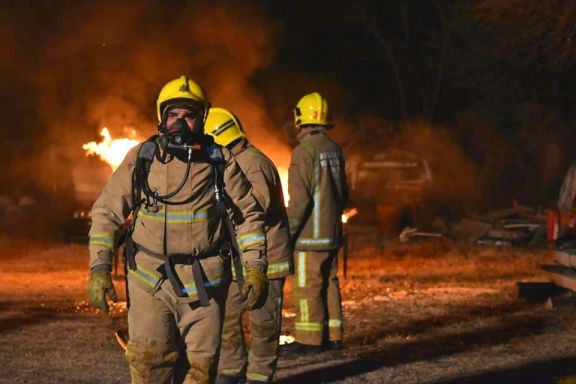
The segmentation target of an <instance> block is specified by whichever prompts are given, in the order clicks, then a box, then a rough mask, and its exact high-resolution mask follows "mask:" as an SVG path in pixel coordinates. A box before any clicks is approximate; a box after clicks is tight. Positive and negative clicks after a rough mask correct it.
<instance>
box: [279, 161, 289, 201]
mask: <svg viewBox="0 0 576 384" xmlns="http://www.w3.org/2000/svg"><path fill="white" fill-rule="evenodd" d="M278 175H280V184H281V185H282V193H283V194H284V205H285V206H288V202H289V201H290V195H289V194H288V169H287V168H284V167H278Z"/></svg>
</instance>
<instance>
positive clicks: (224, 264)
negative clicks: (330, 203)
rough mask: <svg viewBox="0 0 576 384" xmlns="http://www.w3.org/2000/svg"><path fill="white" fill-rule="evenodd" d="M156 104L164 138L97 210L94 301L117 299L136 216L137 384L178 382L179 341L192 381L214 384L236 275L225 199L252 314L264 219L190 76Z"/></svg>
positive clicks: (148, 146) (131, 161)
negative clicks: (211, 131)
mask: <svg viewBox="0 0 576 384" xmlns="http://www.w3.org/2000/svg"><path fill="white" fill-rule="evenodd" d="M156 105H157V114H158V120H159V122H160V124H159V135H158V136H153V137H152V138H150V139H149V140H147V141H146V142H144V143H141V144H140V145H138V146H137V147H136V148H134V149H132V150H131V151H130V152H129V153H128V154H127V155H126V157H125V159H124V161H123V162H122V164H121V165H120V166H119V167H118V169H117V170H116V171H115V172H114V174H113V175H112V177H111V179H110V181H109V182H108V184H107V185H106V187H105V188H104V190H103V192H102V194H101V195H100V197H99V198H98V199H97V201H96V202H95V203H94V206H93V208H92V227H91V229H90V243H89V249H90V278H89V281H88V299H89V302H90V304H91V305H93V306H94V307H96V308H99V309H100V310H102V311H104V312H107V311H108V309H109V307H108V303H107V300H106V295H108V296H109V297H110V298H111V299H112V300H115V299H116V292H115V290H114V285H113V283H112V278H111V274H110V271H111V263H112V253H113V251H114V248H115V244H116V239H115V236H117V235H118V232H119V229H120V227H121V225H122V223H123V222H124V221H125V220H126V219H127V218H128V217H129V215H131V217H132V218H133V225H132V226H131V227H130V230H129V231H128V234H127V237H126V253H125V257H126V264H127V287H128V298H127V299H128V300H129V310H128V326H129V341H128V346H127V350H126V359H127V360H128V363H129V367H130V375H131V378H132V383H154V384H158V383H171V382H172V380H173V376H174V365H175V362H176V360H177V358H178V352H177V342H183V343H184V344H185V351H186V352H185V354H186V356H184V357H185V361H186V359H187V363H188V365H189V368H188V370H187V371H186V372H185V378H184V379H183V381H184V383H209V382H210V383H212V382H214V380H215V376H216V365H217V361H216V360H217V355H218V348H219V345H220V330H221V324H222V320H223V299H224V297H225V294H226V292H227V289H228V281H229V278H228V279H227V276H228V277H229V275H230V274H229V268H228V266H229V265H230V262H229V261H227V257H228V252H227V249H228V242H227V241H226V239H229V236H230V235H229V233H228V232H227V227H226V219H227V218H226V215H225V209H224V208H223V207H222V201H223V200H224V197H226V195H227V200H229V201H230V202H231V203H232V204H233V207H234V208H235V209H236V210H237V211H238V215H240V216H241V220H239V221H238V225H237V227H236V230H237V237H236V238H237V242H238V245H239V247H240V249H241V252H242V263H243V267H244V269H245V276H244V285H243V294H244V295H247V307H248V308H251V307H252V306H254V305H256V303H257V302H258V301H260V300H262V297H263V296H264V295H265V294H266V293H267V290H266V285H267V278H266V268H267V262H266V254H265V237H264V233H263V224H264V213H263V211H262V209H261V208H260V206H259V205H258V203H257V202H256V200H255V198H254V197H253V196H252V194H251V188H250V184H249V183H248V181H247V180H246V178H245V177H244V175H243V173H242V172H241V170H240V168H239V167H238V164H237V163H236V162H235V160H234V157H233V156H232V155H231V154H230V151H229V150H228V149H226V148H222V147H220V146H218V145H216V144H215V143H214V142H213V140H212V138H211V137H209V136H207V135H204V132H203V125H204V121H205V116H206V111H207V109H208V101H207V99H206V96H205V93H204V90H203V89H202V88H201V87H200V86H199V85H198V84H197V83H195V82H194V81H192V80H190V79H188V78H187V77H185V76H181V77H180V78H177V79H174V80H172V81H170V82H168V83H167V84H166V85H165V86H164V87H163V88H162V90H161V91H160V94H159V96H158V100H157V104H156ZM224 186H225V191H223V190H222V188H223V187H224ZM223 211H224V214H223V213H222V212H223Z"/></svg>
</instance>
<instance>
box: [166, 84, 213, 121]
mask: <svg viewBox="0 0 576 384" xmlns="http://www.w3.org/2000/svg"><path fill="white" fill-rule="evenodd" d="M171 104H173V105H175V106H178V105H181V106H186V107H190V106H191V107H193V108H198V107H200V109H201V111H200V112H201V113H202V115H204V114H205V112H206V108H207V107H208V100H207V98H206V92H204V89H203V88H202V87H201V86H200V84H198V83H196V82H195V81H193V80H190V79H189V78H187V77H186V76H180V77H179V78H177V79H174V80H171V81H169V82H168V83H166V85H165V86H164V87H162V89H161V90H160V94H158V100H156V112H157V114H158V121H162V114H163V113H164V111H165V110H166V107H167V106H169V105H171ZM202 117H204V116H202Z"/></svg>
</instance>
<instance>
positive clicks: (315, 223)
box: [312, 162, 320, 238]
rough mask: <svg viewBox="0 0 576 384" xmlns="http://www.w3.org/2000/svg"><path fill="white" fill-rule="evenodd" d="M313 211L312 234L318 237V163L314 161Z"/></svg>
mask: <svg viewBox="0 0 576 384" xmlns="http://www.w3.org/2000/svg"><path fill="white" fill-rule="evenodd" d="M314 183H315V184H316V185H315V186H314V211H313V213H312V215H313V229H312V231H313V232H312V236H313V237H314V238H318V237H320V165H319V163H318V162H316V165H315V166H314Z"/></svg>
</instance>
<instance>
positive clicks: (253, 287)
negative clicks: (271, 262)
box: [242, 266, 268, 310]
mask: <svg viewBox="0 0 576 384" xmlns="http://www.w3.org/2000/svg"><path fill="white" fill-rule="evenodd" d="M242 296H244V298H245V299H246V308H248V310H252V309H258V308H260V307H262V306H263V305H264V303H265V302H266V298H267V297H268V277H267V276H266V273H265V272H264V269H263V268H262V267H250V266H247V267H246V272H245V273H244V285H243V286H242Z"/></svg>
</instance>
